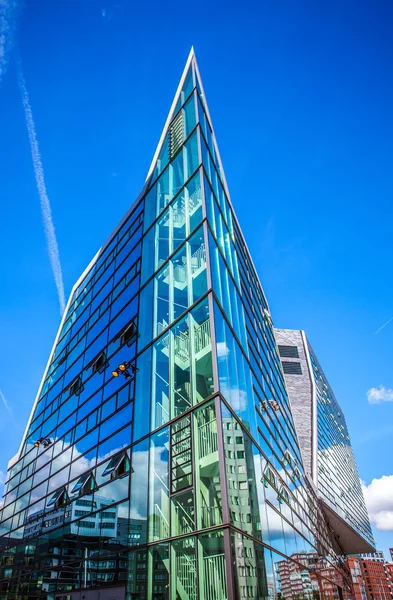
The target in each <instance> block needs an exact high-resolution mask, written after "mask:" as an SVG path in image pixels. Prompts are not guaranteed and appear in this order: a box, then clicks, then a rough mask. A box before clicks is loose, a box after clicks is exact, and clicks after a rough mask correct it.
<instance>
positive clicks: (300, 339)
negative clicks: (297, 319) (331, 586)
mask: <svg viewBox="0 0 393 600" xmlns="http://www.w3.org/2000/svg"><path fill="white" fill-rule="evenodd" d="M275 336H276V340H277V342H278V352H279V355H280V357H281V362H282V367H283V372H284V377H285V384H286V389H287V393H288V396H289V399H290V402H291V406H292V410H293V415H294V423H295V428H296V432H297V434H298V439H299V445H300V450H301V453H302V459H303V464H304V466H305V469H306V471H307V472H308V473H309V474H310V477H311V478H312V480H313V483H314V485H315V486H316V488H317V492H318V496H319V498H320V499H321V501H322V503H323V508H324V510H325V511H326V512H327V518H328V520H329V522H330V523H332V522H334V523H335V524H334V529H335V534H336V537H337V536H339V538H340V540H341V541H340V545H341V546H342V548H343V549H344V550H345V552H346V554H359V553H361V552H366V551H368V552H371V551H372V550H373V549H374V539H373V536H372V531H371V526H370V521H369V517H368V513H367V508H366V504H365V501H364V497H363V492H362V488H361V484H360V479H359V475H358V472H357V468H356V463H355V457H354V453H353V450H352V446H351V440H350V437H349V432H348V428H347V424H346V421H345V416H344V414H343V411H342V409H341V408H340V406H339V404H338V402H337V399H336V397H335V395H334V393H333V390H332V389H331V387H330V385H329V382H328V380H327V378H326V375H325V373H324V372H323V370H322V367H321V365H320V364H319V362H318V359H317V357H316V355H315V352H314V351H313V349H312V347H311V345H310V342H309V341H308V339H307V337H306V334H305V333H304V331H299V330H292V329H276V330H275Z"/></svg>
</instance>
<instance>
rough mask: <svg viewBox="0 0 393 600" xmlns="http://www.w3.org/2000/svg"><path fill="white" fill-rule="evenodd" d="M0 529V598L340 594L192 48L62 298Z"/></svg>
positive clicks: (337, 563)
mask: <svg viewBox="0 0 393 600" xmlns="http://www.w3.org/2000/svg"><path fill="white" fill-rule="evenodd" d="M0 533H1V535H2V538H1V551H0V554H1V566H0V600H19V599H27V600H30V599H33V598H46V599H48V600H60V599H62V600H82V598H83V599H84V600H93V599H96V598H100V600H115V599H116V600H125V599H127V600H131V599H133V600H143V599H149V600H150V599H153V600H164V599H180V600H197V599H202V600H226V599H228V600H232V599H235V598H259V599H266V600H267V599H270V598H275V599H276V598H279V597H286V596H285V594H287V592H285V593H284V589H285V586H284V584H283V579H284V574H283V573H284V571H283V572H282V574H281V572H280V569H279V567H278V566H277V565H280V564H281V563H282V562H283V561H287V562H288V564H289V565H292V567H289V573H292V572H295V570H294V566H293V565H295V566H296V565H299V564H300V565H301V568H302V569H305V570H306V571H308V573H309V576H308V577H309V580H307V575H304V581H309V582H310V586H311V587H310V586H309V584H308V583H307V586H308V587H307V586H306V587H307V592H305V593H307V594H309V590H310V589H311V590H314V588H313V583H312V582H313V578H312V573H315V571H316V566H315V565H316V564H322V563H319V562H318V561H320V560H321V561H322V560H323V565H324V568H323V569H322V568H321V569H320V572H319V573H318V578H319V579H318V581H320V582H321V584H320V588H319V589H320V590H322V591H321V592H320V593H321V598H322V597H323V596H324V595H325V596H326V597H328V595H329V594H328V592H327V591H326V590H328V587H329V585H332V586H333V588H334V590H335V594H336V595H337V597H338V598H340V600H341V598H343V597H348V598H349V597H350V594H351V583H350V577H348V572H347V570H346V568H345V565H344V563H343V560H342V557H341V556H339V554H341V551H340V552H337V548H336V547H334V545H333V544H332V539H331V530H330V529H329V527H328V524H327V521H326V519H325V517H324V514H323V513H322V511H321V508H320V506H319V504H318V501H317V495H316V491H315V489H314V487H313V483H312V481H311V480H310V478H309V476H308V474H307V473H306V471H305V468H304V461H303V457H302V453H301V450H300V448H299V444H298V437H297V434H296V431H295V426H294V421H293V416H292V412H291V406H290V403H289V400H288V396H287V392H286V388H285V381H284V376H283V373H282V369H281V364H280V358H279V355H278V351H277V346H276V341H275V336H274V330H273V324H272V319H271V316H270V313H269V309H268V305H267V302H266V299H265V296H264V293H263V290H262V287H261V285H260V282H259V279H258V275H257V273H256V271H255V269H254V266H253V263H252V260H251V257H250V254H249V252H248V250H247V246H246V244H245V241H244V238H243V235H242V233H241V230H240V226H239V224H238V222H237V220H236V216H235V213H234V211H233V207H232V204H231V201H230V198H229V193H228V189H227V185H226V181H225V176H224V173H223V169H222V165H221V160H220V157H219V153H218V148H217V145H216V141H215V137H214V134H213V129H212V124H211V120H210V116H209V111H208V108H207V104H206V99H205V95H204V92H203V88H202V84H201V80H200V76H199V71H198V67H197V64H196V60H195V56H194V53H193V52H191V54H190V56H189V59H188V62H187V65H186V68H185V70H184V73H183V76H182V78H181V81H180V84H179V88H178V90H177V93H176V96H175V99H174V102H173V105H172V108H171V110H170V114H169V117H168V121H167V124H166V126H165V128H164V131H163V134H162V136H161V140H160V143H159V146H158V148H157V152H156V155H155V157H154V159H153V163H152V166H151V169H150V171H149V174H148V177H147V180H146V183H145V186H144V188H143V190H142V193H141V194H140V196H139V197H138V199H137V200H136V201H135V203H134V204H133V205H132V207H131V208H130V210H129V211H128V213H127V214H126V215H125V217H124V218H123V220H122V221H121V223H120V224H119V226H118V227H117V229H116V230H115V232H114V233H113V234H112V235H111V237H110V238H109V240H108V241H107V242H106V244H105V245H104V246H103V247H102V249H101V250H100V252H99V253H98V254H97V256H96V257H95V259H94V260H93V262H92V263H91V265H90V266H89V267H88V269H87V270H86V271H85V273H84V274H83V275H82V277H81V278H80V279H79V280H78V282H77V283H76V285H75V286H74V288H73V291H72V293H71V297H70V300H69V302H68V306H67V309H66V313H65V315H64V318H63V320H62V323H61V327H60V330H59V332H58V335H57V337H56V341H55V344H54V348H53V351H52V354H51V356H50V360H49V366H48V368H47V370H46V372H45V374H44V378H43V382H42V385H41V387H40V390H39V393H38V396H37V399H36V402H35V404H34V407H33V410H32V413H31V418H30V420H29V423H28V427H27V433H26V435H25V437H24V439H23V441H22V444H21V448H20V450H19V452H18V454H17V455H16V457H14V459H12V461H11V462H10V465H9V471H8V481H7V485H6V491H5V495H4V500H3V508H2V512H1V525H0ZM302 556H307V557H313V559H312V560H311V563H307V564H305V565H304V564H303V562H304V561H303V559H300V558H299V557H302ZM302 561H303V562H302ZM306 562H307V561H306ZM324 586H325V587H324ZM291 593H292V592H288V598H292V595H291ZM307 597H308V596H307ZM313 597H314V596H313ZM334 597H336V596H334Z"/></svg>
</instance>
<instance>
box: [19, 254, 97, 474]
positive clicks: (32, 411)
mask: <svg viewBox="0 0 393 600" xmlns="http://www.w3.org/2000/svg"><path fill="white" fill-rule="evenodd" d="M100 252H101V248H100V249H99V251H98V252H97V254H96V255H95V256H94V258H93V260H91V261H90V263H89V264H88V265H87V267H86V269H85V270H84V271H83V273H82V275H81V276H80V277H79V278H78V280H77V281H76V282H75V284H74V285H73V287H72V290H71V293H70V295H69V298H68V301H67V305H66V307H65V310H64V313H63V316H62V318H61V321H60V325H59V329H58V331H57V334H56V337H55V341H54V342H53V346H52V350H51V351H50V354H49V358H48V362H47V363H46V367H45V370H44V374H43V376H42V379H41V383H40V385H39V388H38V392H37V395H36V397H35V400H34V404H33V407H32V409H31V412H30V417H29V420H28V421H27V425H26V429H25V432H24V434H23V437H22V441H21V444H20V446H19V450H18V452H17V453H16V455H15V456H14V457H13V458H12V459H11V460H10V461H9V463H8V468H11V467H12V466H13V465H14V464H15V463H16V462H17V461H18V460H19V458H20V455H21V452H22V448H23V445H24V443H25V441H26V437H27V432H28V431H29V428H30V424H31V422H32V420H33V415H34V412H35V409H36V407H37V404H38V401H39V399H40V394H41V390H42V388H43V385H44V382H45V379H46V375H47V373H48V369H49V366H50V364H51V362H52V358H53V354H54V352H55V348H56V346H57V342H58V340H59V336H60V333H61V330H62V328H63V325H64V323H65V320H66V316H67V312H68V309H69V307H70V304H71V300H72V297H73V295H74V292H75V290H76V289H77V288H78V287H79V284H80V283H81V282H82V281H83V279H84V278H85V277H86V275H87V273H88V272H89V271H90V269H91V268H92V267H93V266H94V264H95V263H96V261H97V258H98V256H99V254H100ZM11 463H12V464H11Z"/></svg>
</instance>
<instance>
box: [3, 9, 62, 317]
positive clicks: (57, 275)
mask: <svg viewBox="0 0 393 600" xmlns="http://www.w3.org/2000/svg"><path fill="white" fill-rule="evenodd" d="M0 1H1V0H0ZM17 70H18V83H19V89H20V93H21V96H22V102H23V108H24V111H25V119H26V126H27V132H28V134H29V141H30V149H31V157H32V159H33V167H34V174H35V180H36V183H37V190H38V195H39V197H40V204H41V215H42V222H43V226H44V231H45V237H46V242H47V246H48V254H49V261H50V264H51V267H52V272H53V277H54V279H55V284H56V288H57V295H58V297H59V303H60V315H61V316H63V313H64V310H65V296H64V284H63V274H62V271H61V264H60V256H59V247H58V245H57V239H56V233H55V227H54V225H53V219H52V210H51V206H50V202H49V198H48V194H47V191H46V185H45V178H44V169H43V167H42V160H41V154H40V150H39V147H38V141H37V134H36V130H35V124H34V119H33V113H32V111H31V106H30V100H29V94H28V92H27V87H26V82H25V78H24V76H23V71H22V64H21V62H20V59H18V60H17Z"/></svg>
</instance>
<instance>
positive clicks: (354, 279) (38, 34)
mask: <svg viewBox="0 0 393 600" xmlns="http://www.w3.org/2000/svg"><path fill="white" fill-rule="evenodd" d="M392 24H393V5H392V4H391V3H390V2H387V1H386V2H382V1H378V0H374V1H371V0H370V1H369V2H364V1H362V0H360V1H356V2H355V1H350V0H349V1H346V2H342V0H341V1H338V0H332V1H331V2H329V3H327V2H326V3H325V2H313V1H310V2H303V1H301V0H300V1H299V2H293V1H291V0H288V1H278V2H275V3H270V2H269V3H268V2H265V1H262V2H255V3H253V2H249V1H246V2H242V3H241V4H240V5H239V3H232V5H231V4H229V5H228V3H227V2H225V3H224V2H223V3H220V2H210V3H205V2H198V3H177V2H172V3H170V7H169V8H168V7H167V6H166V3H161V2H160V3H159V2H153V3H149V4H148V5H147V6H146V7H145V6H143V5H142V3H139V5H137V3H134V2H128V1H125V0H116V1H108V0H100V1H96V0H80V1H78V0H68V1H58V2H57V1H56V2H49V1H34V2H33V1H30V2H29V1H27V2H26V3H25V6H24V7H23V8H22V9H21V11H20V14H19V19H18V23H17V25H18V28H17V32H16V34H15V37H14V40H15V48H14V51H13V52H12V51H11V52H10V56H9V58H10V60H9V64H8V69H7V70H6V72H3V76H2V80H1V81H0V156H1V163H0V164H1V166H0V199H1V219H0V252H1V256H2V261H1V262H0V280H1V282H2V287H1V295H0V331H1V335H0V341H1V343H0V390H1V392H2V394H3V395H4V398H5V399H6V402H7V403H8V405H9V410H6V408H5V405H4V402H1V401H0V434H1V435H2V439H3V442H4V441H5V442H6V443H3V444H2V445H1V448H0V471H3V472H4V471H5V470H6V465H7V461H8V459H9V458H10V457H11V456H12V455H13V454H15V452H16V451H17V448H18V446H19V442H20V440H21V437H22V434H23V431H24V426H25V424H26V421H27V418H28V415H29V412H30V409H31V406H32V403H33V400H34V397H35V394H36V391H37V388H38V385H39V382H40V379H41V376H42V373H43V370H44V367H45V365H46V361H47V359H48V355H49V352H50V349H51V346H52V343H53V340H54V336H55V333H56V331H57V327H58V324H59V305H58V298H57V294H56V287H55V284H54V280H53V275H52V272H51V268H50V264H49V259H48V255H47V250H46V242H45V237H44V232H43V227H42V222H41V215H40V205H39V198H38V194H37V188H36V185H35V180H34V171H33V166H32V160H31V155H30V148H29V140H28V136H27V131H26V123H25V118H24V112H23V107H22V103H21V98H20V93H19V89H18V83H17V76H16V68H15V64H14V61H13V57H14V56H15V50H16V46H17V47H18V51H19V54H20V56H21V61H22V65H23V69H24V75H25V79H26V85H27V88H28V90H29V94H30V103H31V108H32V112H33V116H34V121H35V127H36V133H37V137H38V141H39V144H40V151H41V156H42V162H43V167H44V171H45V179H46V184H47V191H48V196H49V199H50V201H51V205H52V213H53V218H54V223H55V227H56V233H57V240H58V245H59V251H60V257H61V263H62V269H63V276H64V284H65V290H66V294H68V293H69V292H70V290H71V287H72V285H73V283H74V281H75V280H76V279H77V278H78V276H79V275H80V273H81V272H82V271H83V270H84V268H85V267H86V265H87V263H88V262H89V261H90V259H91V258H92V257H93V255H94V254H95V253H96V251H97V249H98V248H99V246H100V244H101V243H102V242H103V241H104V240H105V239H106V237H107V236H108V235H109V233H110V232H111V230H112V229H113V228H114V226H115V225H116V223H117V222H118V221H119V219H120V218H121V216H122V215H123V214H124V212H125V211H126V210H127V208H128V207H129V205H130V204H131V203H132V202H133V200H134V199H135V197H136V196H137V195H138V193H139V192H140V190H141V188H142V185H143V182H144V179H145V176H146V174H147V171H148V168H149V165H150V161H151V159H152V156H153V153H154V150H155V147H156V144H157V142H158V138H159V136H160V133H161V129H162V126H163V124H164V121H165V118H166V115H167V112H168V110H169V107H170V104H171V101H172V97H173V95H174V92H175V90H176V87H177V84H178V80H179V77H180V75H181V72H182V69H183V66H184V63H185V61H186V58H187V55H188V52H189V49H190V47H191V45H194V47H195V50H196V54H197V59H198V63H199V67H200V70H201V74H202V79H203V82H204V87H205V91H206V96H207V100H208V103H209V108H210V112H211V116H212V119H213V123H214V126H215V132H216V137H217V141H218V144H219V147H220V152H221V156H222V160H223V164H224V169H225V172H226V177H227V180H228V184H229V189H230V191H231V196H232V201H233V204H234V206H235V210H236V211H237V215H238V217H239V221H240V223H241V226H242V228H243V231H244V234H245V237H246V239H247V242H248V245H249V248H250V251H251V253H252V255H253V258H254V261H255V263H256V266H257V269H258V271H259V274H260V277H261V280H262V284H263V287H264V289H265V292H266V295H267V298H268V301H269V304H270V308H271V312H272V315H273V320H274V323H275V325H276V326H278V327H285V328H303V329H305V330H306V332H307V334H308V336H309V339H310V341H311V343H312V345H313V347H314V349H315V351H316V353H317V355H318V357H319V360H320V362H321V364H322V365H323V368H324V370H325V372H326V374H327V376H328V378H329V380H330V383H331V385H332V387H333V388H334V390H335V392H336V396H337V398H338V400H339V402H340V403H341V404H342V407H343V410H344V411H345V414H346V417H347V421H348V425H349V429H350V434H351V438H352V442H353V446H354V450H355V455H356V459H357V464H358V469H359V472H360V476H361V478H362V479H363V480H364V481H365V482H366V485H367V486H369V487H368V490H367V498H368V502H369V506H370V510H371V513H372V518H373V521H374V523H373V529H374V533H375V536H376V539H377V545H378V547H381V548H382V549H385V550H386V548H387V547H388V546H389V545H390V546H393V464H392V439H393V402H392V400H393V390H392V388H393V371H392V367H391V357H392V342H393V321H392V322H391V323H390V324H388V325H387V326H386V327H385V328H384V329H382V330H381V331H380V332H379V333H377V334H376V333H375V332H376V331H377V330H378V329H379V328H380V327H381V326H382V325H383V324H384V323H385V322H386V321H388V319H390V318H391V317H393V302H392V295H393V283H392V263H393V260H392V259H393V238H392V217H393V202H392V199H393V198H392V196H393V168H392V164H393V161H392V159H393V112H392V108H391V107H392V106H393V72H392V71H393V41H392V40H393V38H392V33H391V32H392ZM379 386H384V388H385V389H383V390H382V391H381V392H379V393H378V394H375V393H374V399H375V398H376V399H379V400H380V401H379V402H378V403H370V402H368V400H367V391H368V390H370V389H371V388H379ZM0 400H1V399H0ZM373 480H375V481H374V482H373ZM375 524H377V525H378V526H379V527H380V528H384V530H382V529H376V527H375Z"/></svg>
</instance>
